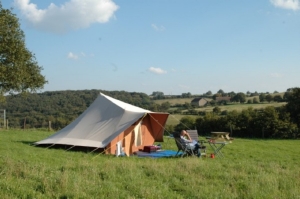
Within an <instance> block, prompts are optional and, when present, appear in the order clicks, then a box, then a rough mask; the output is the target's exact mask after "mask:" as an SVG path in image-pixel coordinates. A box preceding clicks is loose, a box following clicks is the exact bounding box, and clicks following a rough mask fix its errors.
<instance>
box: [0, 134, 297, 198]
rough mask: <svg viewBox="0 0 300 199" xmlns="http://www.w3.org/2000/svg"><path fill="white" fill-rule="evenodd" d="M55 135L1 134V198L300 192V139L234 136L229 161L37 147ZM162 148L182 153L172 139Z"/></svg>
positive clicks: (227, 150)
mask: <svg viewBox="0 0 300 199" xmlns="http://www.w3.org/2000/svg"><path fill="white" fill-rule="evenodd" d="M52 133H53V132H52ZM50 134H51V133H49V132H41V131H17V130H10V131H0V137H1V140H0V151H1V153H0V176H1V177H0V198H3V199H6V198H7V199H11V198H150V199H151V198H158V199H160V198H208V199H209V198H281V199H285V198H288V199H290V198H299V196H300V189H299V186H300V178H299V176H300V170H299V164H300V159H299V151H300V140H249V139H235V140H234V141H233V143H231V144H228V145H226V147H224V149H223V150H222V151H223V154H224V155H225V158H223V159H218V158H215V159H211V158H201V159H198V158H192V157H190V158H161V159H151V158H137V157H120V158H116V157H114V156H107V155H99V154H90V153H84V152H72V151H65V150H58V149H47V148H39V147H34V146H31V143H32V142H35V141H38V140H40V139H43V138H45V137H47V136H48V135H50ZM162 146H163V148H164V149H173V150H176V146H175V142H174V140H173V139H172V138H165V142H164V143H162ZM208 150H209V151H208V153H211V152H212V150H211V149H210V148H208Z"/></svg>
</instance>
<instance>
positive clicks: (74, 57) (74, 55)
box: [68, 52, 78, 60]
mask: <svg viewBox="0 0 300 199" xmlns="http://www.w3.org/2000/svg"><path fill="white" fill-rule="evenodd" d="M68 59H73V60H77V59H78V55H76V54H74V53H72V52H69V54H68Z"/></svg>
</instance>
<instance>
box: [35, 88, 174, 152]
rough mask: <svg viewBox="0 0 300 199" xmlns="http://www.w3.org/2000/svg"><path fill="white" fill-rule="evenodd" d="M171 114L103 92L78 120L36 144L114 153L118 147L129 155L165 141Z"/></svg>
mask: <svg viewBox="0 0 300 199" xmlns="http://www.w3.org/2000/svg"><path fill="white" fill-rule="evenodd" d="M168 116H169V114H168V113H157V112H151V111H148V110H145V109H142V108H139V107H136V106H133V105H131V104H127V103H125V102H122V101H120V100H117V99H114V98H112V97H109V96H106V95H104V94H103V93H100V94H99V96H98V97H97V99H96V100H95V101H94V102H93V103H92V104H91V105H90V107H89V108H87V109H86V110H85V111H84V112H83V113H82V114H81V115H80V116H79V117H78V118H77V119H75V120H74V121H73V122H72V123H70V124H69V125H68V126H66V127H65V128H63V129H61V130H60V131H58V132H57V133H55V134H53V135H51V136H50V137H48V138H46V139H44V140H41V141H39V142H36V143H35V144H36V145H49V144H50V145H70V146H81V147H95V148H103V149H105V152H106V153H109V154H114V153H115V151H116V144H117V143H118V142H119V143H121V144H122V146H123V147H124V152H125V153H126V154H127V155H129V154H132V153H133V152H135V151H138V150H139V149H143V147H144V146H147V145H152V144H153V143H154V142H155V141H158V142H160V141H163V131H164V126H165V124H166V121H167V119H168Z"/></svg>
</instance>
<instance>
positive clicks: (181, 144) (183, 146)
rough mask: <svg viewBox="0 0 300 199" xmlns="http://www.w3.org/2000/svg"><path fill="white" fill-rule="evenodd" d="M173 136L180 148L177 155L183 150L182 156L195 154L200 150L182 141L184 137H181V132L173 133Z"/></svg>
mask: <svg viewBox="0 0 300 199" xmlns="http://www.w3.org/2000/svg"><path fill="white" fill-rule="evenodd" d="M173 137H174V140H175V143H176V146H177V148H178V151H177V153H176V156H178V154H179V152H180V151H182V154H181V155H180V156H181V157H184V156H193V155H197V154H198V152H197V151H193V150H192V149H191V148H190V146H189V144H187V143H185V142H183V141H182V139H181V138H180V133H178V132H175V133H173Z"/></svg>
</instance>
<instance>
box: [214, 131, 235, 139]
mask: <svg viewBox="0 0 300 199" xmlns="http://www.w3.org/2000/svg"><path fill="white" fill-rule="evenodd" d="M211 139H214V140H231V139H230V137H229V133H228V132H211Z"/></svg>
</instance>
